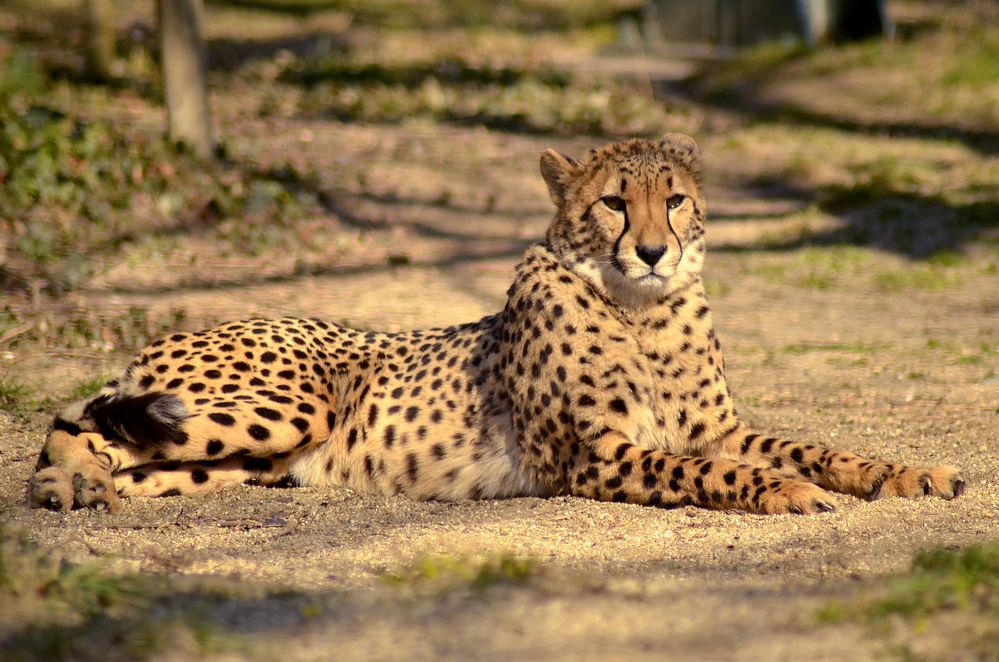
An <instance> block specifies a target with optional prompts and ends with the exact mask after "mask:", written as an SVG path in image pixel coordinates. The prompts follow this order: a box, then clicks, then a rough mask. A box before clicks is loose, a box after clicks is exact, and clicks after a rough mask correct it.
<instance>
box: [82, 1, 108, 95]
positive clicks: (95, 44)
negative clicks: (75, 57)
mask: <svg viewBox="0 0 999 662" xmlns="http://www.w3.org/2000/svg"><path fill="white" fill-rule="evenodd" d="M83 26H84V31H85V42H86V47H85V52H84V56H85V60H86V73H87V77H88V78H90V79H92V80H97V81H107V80H110V79H111V63H112V62H113V61H114V53H115V35H114V0H83Z"/></svg>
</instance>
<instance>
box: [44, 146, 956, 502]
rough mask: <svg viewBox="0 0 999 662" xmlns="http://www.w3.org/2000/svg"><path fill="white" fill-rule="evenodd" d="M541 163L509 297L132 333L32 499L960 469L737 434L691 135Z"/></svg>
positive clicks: (448, 495)
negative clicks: (355, 316) (544, 204)
mask: <svg viewBox="0 0 999 662" xmlns="http://www.w3.org/2000/svg"><path fill="white" fill-rule="evenodd" d="M541 172H542V175H543V176H544V178H545V181H546V182H547V184H548V188H549V192H550V194H551V197H552V200H553V202H554V203H555V205H556V207H557V213H556V215H555V217H554V220H553V221H552V223H551V226H550V227H549V229H548V232H547V235H546V239H545V241H544V243H541V244H539V245H536V246H534V247H533V248H531V249H529V250H528V251H527V253H526V254H525V256H524V259H523V261H522V262H521V263H520V265H519V266H518V267H517V271H516V275H515V278H514V281H513V285H512V286H511V287H510V289H509V292H508V299H507V304H506V307H505V308H504V310H503V311H502V312H500V313H498V314H496V315H492V316H490V317H486V318H485V319H482V320H480V321H478V322H474V323H471V324H465V325H462V326H456V327H450V328H444V329H432V330H429V331H413V332H410V333H376V332H368V333H365V332H361V331H355V330H352V329H348V328H344V327H341V326H338V325H335V324H329V323H326V322H323V321H320V320H311V319H292V318H285V319H274V320H262V319H257V320H246V321H240V322H230V323H228V324H223V325H221V326H219V327H216V328H214V329H211V330H208V331H200V332H197V333H177V334H174V335H171V336H169V337H167V338H164V339H162V340H158V341H156V342H154V343H153V344H152V345H150V346H149V347H147V348H145V349H144V350H142V351H141V352H140V353H139V355H138V356H137V357H136V358H135V360H134V361H133V362H132V363H131V364H130V365H129V366H128V368H127V370H125V372H124V374H123V375H122V376H121V377H120V378H119V379H118V380H116V381H113V382H111V383H110V384H108V385H107V387H105V388H104V389H103V390H102V391H101V392H100V393H99V394H98V395H97V396H95V397H94V398H92V399H90V400H88V401H85V402H81V403H77V404H76V405H74V406H72V407H70V409H68V410H67V411H66V412H64V413H63V414H61V415H60V416H58V417H57V418H56V421H55V424H54V426H53V431H52V432H51V433H50V435H49V437H48V440H47V441H46V444H45V447H44V448H43V450H42V452H41V456H40V458H39V462H38V467H37V473H36V474H35V475H34V477H33V478H32V479H31V482H30V486H29V500H30V502H31V504H32V505H34V506H44V507H48V508H53V509H57V510H63V511H65V510H69V509H70V508H72V507H74V506H75V507H85V508H99V509H110V510H112V511H113V510H116V509H118V508H119V506H120V497H129V496H171V495H178V494H192V493H196V492H209V491H214V490H218V489H220V488H223V487H225V486H227V485H232V484H238V483H243V482H252V483H258V484H267V485H273V484H296V485H309V486H326V485H346V486H349V487H351V488H353V489H355V490H358V491H361V492H366V493H373V494H404V495H407V496H409V497H412V498H414V499H448V500H451V499H479V498H493V497H512V496H523V495H538V496H544V495H554V494H573V495H578V496H584V497H589V498H593V499H599V500H607V501H623V502H630V503H638V504H646V505H651V506H660V507H674V506H680V505H691V504H692V505H697V506H703V507H707V508H719V509H739V510H745V511H750V512H755V513H815V512H821V511H827V510H831V509H833V507H834V500H833V498H832V496H831V495H830V494H829V492H828V491H827V490H832V491H838V492H844V493H847V494H852V495H855V496H858V497H862V498H866V499H874V498H878V497H883V496H902V497H914V496H921V495H933V496H939V497H943V498H946V499H949V498H952V497H955V496H957V495H959V494H960V493H961V492H962V491H963V489H964V481H963V479H962V478H961V475H960V473H959V472H958V471H957V470H956V469H953V468H950V467H934V468H930V469H917V468H909V467H904V466H901V465H896V464H887V463H883V462H879V461H875V460H868V459H865V458H862V457H859V456H857V455H854V454H852V453H849V452H846V451H837V450H830V449H826V448H822V447H819V446H816V445H812V444H802V443H797V442H792V441H786V440H778V439H776V438H774V437H770V436H766V435H762V434H759V433H756V432H753V431H751V430H749V429H747V427H746V426H745V425H744V424H743V423H742V422H741V421H740V420H739V417H738V415H737V414H736V411H735V409H734V407H733V405H732V397H731V392H730V391H729V387H728V383H727V382H726V379H725V372H724V361H723V359H722V354H721V345H720V343H719V341H718V338H717V337H716V336H715V332H714V329H713V325H712V319H711V311H710V309H709V307H708V304H707V301H706V299H705V295H704V287H703V284H702V282H701V275H700V274H701V266H702V264H703V261H704V252H705V248H704V221H705V217H706V213H707V207H706V203H705V200H704V197H703V193H702V189H701V178H700V154H699V152H698V149H697V146H696V145H695V144H694V142H693V140H691V139H690V138H688V137H686V136H681V135H678V134H668V135H667V136H665V137H664V138H663V139H661V140H658V141H642V140H630V141H626V142H622V143H617V144H614V145H609V146H607V147H605V148H603V149H600V150H595V151H593V152H591V153H590V154H589V155H588V156H587V157H586V158H584V159H582V160H581V161H575V160H572V159H569V158H567V157H564V156H562V155H561V154H558V153H557V152H555V151H553V150H548V151H546V152H545V153H544V154H543V155H542V157H541Z"/></svg>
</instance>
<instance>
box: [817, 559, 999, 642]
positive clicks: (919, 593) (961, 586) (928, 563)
mask: <svg viewBox="0 0 999 662" xmlns="http://www.w3.org/2000/svg"><path fill="white" fill-rule="evenodd" d="M952 610H958V611H973V612H979V613H986V614H995V615H996V617H999V542H992V543H987V544H984V545H978V546H974V547H968V548H967V549H963V550H949V549H939V550H933V551H929V552H923V553H921V554H919V555H918V556H916V558H915V560H913V562H912V566H911V568H910V570H909V572H907V573H906V574H904V575H901V576H899V577H895V578H894V579H892V580H890V581H889V582H887V583H886V585H885V586H884V587H882V588H879V589H877V590H872V591H869V592H868V593H867V594H865V595H864V596H863V597H861V598H859V599H858V600H856V601H853V602H833V603H830V604H828V605H826V606H825V607H824V608H823V609H822V610H821V611H820V612H819V613H818V615H817V616H818V619H819V621H821V622H824V623H837V622H842V621H846V620H861V621H867V622H877V621H880V620H883V619H885V618H887V617H889V616H894V615H897V616H901V617H903V618H906V619H914V618H918V617H927V616H932V615H934V614H937V613H940V612H945V611H952ZM994 625H995V632H996V634H999V620H996V621H995V622H994Z"/></svg>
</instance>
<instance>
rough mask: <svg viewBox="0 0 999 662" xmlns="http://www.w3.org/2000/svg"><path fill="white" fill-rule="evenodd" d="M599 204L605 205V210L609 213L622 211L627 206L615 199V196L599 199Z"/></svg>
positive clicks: (622, 201)
mask: <svg viewBox="0 0 999 662" xmlns="http://www.w3.org/2000/svg"><path fill="white" fill-rule="evenodd" d="M600 202H602V203H604V204H605V205H607V208H608V209H610V210H611V211H624V208H625V207H627V206H628V205H627V203H625V201H624V200H622V199H621V198H619V197H617V196H616V195H605V196H604V197H602V198H600Z"/></svg>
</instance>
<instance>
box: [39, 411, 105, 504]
mask: <svg viewBox="0 0 999 662" xmlns="http://www.w3.org/2000/svg"><path fill="white" fill-rule="evenodd" d="M104 444H106V440H105V439H104V438H103V437H101V435H100V434H98V433H96V432H82V433H80V434H71V433H69V432H67V431H65V430H53V431H52V432H51V433H50V434H49V436H48V439H46V440H45V446H44V448H43V449H42V454H41V456H40V457H39V460H38V465H37V466H36V472H35V475H34V476H32V477H31V480H30V481H29V482H28V503H29V505H30V506H31V507H32V508H48V509H50V510H58V511H61V512H69V510H71V509H72V508H73V507H77V508H93V509H95V510H106V511H109V512H112V513H114V512H117V511H118V510H120V508H121V501H120V499H119V498H118V494H117V492H116V491H115V484H114V478H113V477H112V474H111V469H110V467H108V466H105V465H104V464H102V462H101V458H100V457H99V456H98V455H97V454H95V449H96V448H97V447H98V445H104Z"/></svg>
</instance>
